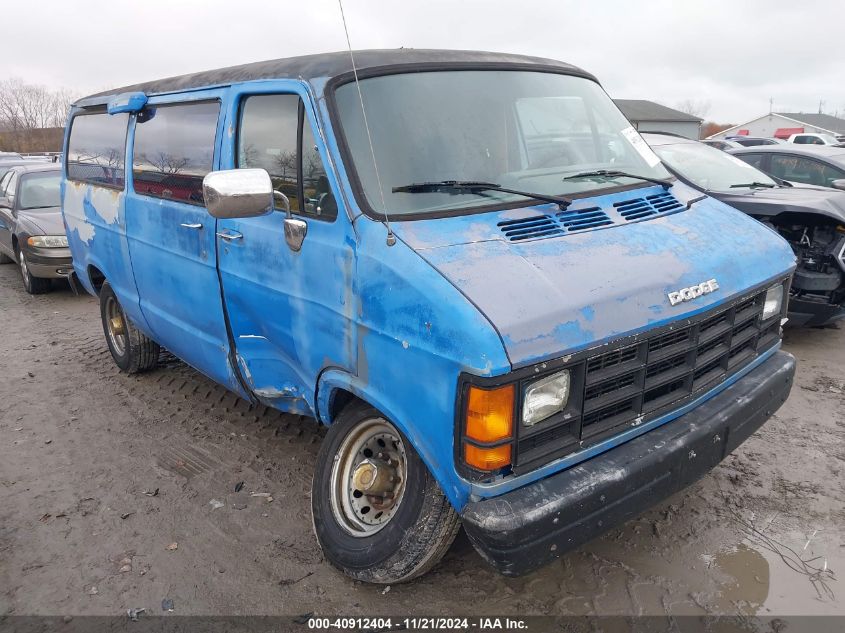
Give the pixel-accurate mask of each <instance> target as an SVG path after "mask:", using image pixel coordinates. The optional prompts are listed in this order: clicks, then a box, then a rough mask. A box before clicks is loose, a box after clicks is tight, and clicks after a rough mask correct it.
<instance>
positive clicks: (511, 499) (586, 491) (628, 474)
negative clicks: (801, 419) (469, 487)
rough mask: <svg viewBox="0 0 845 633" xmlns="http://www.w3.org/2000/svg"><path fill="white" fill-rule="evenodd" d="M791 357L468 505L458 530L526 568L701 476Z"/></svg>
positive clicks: (735, 442) (503, 568)
mask: <svg viewBox="0 0 845 633" xmlns="http://www.w3.org/2000/svg"><path fill="white" fill-rule="evenodd" d="M794 374H795V358H793V356H792V355H791V354H788V353H786V352H776V353H775V354H773V355H772V356H771V358H769V359H768V360H766V361H765V362H764V363H763V364H761V365H760V366H759V367H756V368H755V369H753V370H752V371H750V372H749V373H748V374H747V375H745V376H743V377H742V378H741V379H739V380H738V381H737V382H735V383H734V384H732V385H731V386H729V387H727V388H726V389H724V390H723V391H721V392H720V393H719V394H717V395H715V396H713V397H712V398H710V399H709V400H707V401H706V402H704V403H703V404H701V405H699V406H698V407H696V408H695V409H693V410H691V411H689V412H688V413H686V414H685V415H683V416H681V417H679V418H677V419H675V420H673V421H672V422H669V423H668V424H665V425H664V426H661V427H659V428H657V429H654V430H653V431H650V432H648V433H646V434H644V435H641V436H639V437H637V438H635V439H633V440H631V441H630V442H627V443H625V444H622V445H621V446H618V447H616V448H614V449H612V450H609V451H607V452H606V453H602V454H601V455H598V456H596V457H594V458H593V459H590V460H588V461H586V462H584V463H581V464H579V465H577V466H574V467H572V468H570V469H568V470H565V471H562V472H560V473H557V474H555V475H553V476H551V477H548V478H546V479H542V480H540V481H538V482H535V483H534V484H531V485H529V486H525V487H524V488H519V489H517V490H514V491H512V492H509V493H506V494H504V495H501V496H499V497H494V498H491V499H484V500H481V501H476V502H472V503H469V504H468V505H467V506H466V507H465V508H464V511H463V513H462V518H463V522H464V528H465V529H466V532H467V535H468V536H469V538H470V540H471V541H472V543H473V545H474V546H475V548H476V549H477V550H478V551H479V553H480V554H481V555H482V556H483V557H484V558H485V559H486V560H487V561H488V562H490V563H491V564H492V565H493V566H494V567H495V568H496V569H498V570H499V571H500V572H501V573H503V574H505V575H506V576H518V575H521V574H524V573H526V572H529V571H532V570H534V569H536V568H537V567H540V566H541V565H544V564H546V563H548V562H550V561H551V560H553V559H555V558H558V557H559V556H560V555H561V554H562V553H564V552H566V551H567V550H571V549H573V548H575V547H577V546H579V545H581V544H582V543H586V542H587V541H589V540H591V539H593V538H595V537H597V536H599V535H600V534H601V533H603V532H605V531H606V530H608V529H610V528H612V527H614V526H616V525H619V524H620V523H622V522H624V521H627V520H628V519H630V518H632V517H634V516H636V515H638V514H640V513H642V512H643V511H644V510H646V509H647V508H648V507H650V506H652V505H654V504H656V503H658V502H659V501H661V500H663V499H664V498H666V497H668V496H669V495H671V494H673V493H675V492H677V491H678V490H681V489H682V488H684V487H686V486H688V485H689V484H691V483H692V482H694V481H696V480H697V479H699V478H700V477H702V476H703V475H704V474H705V473H707V472H708V471H709V470H711V469H712V468H713V467H714V466H716V464H718V463H719V462H720V461H722V460H723V459H724V458H725V457H726V456H727V455H728V453H730V452H731V451H732V450H734V449H735V448H736V447H737V446H739V445H740V444H741V443H742V442H743V441H745V440H746V439H747V438H748V437H749V436H750V435H751V434H752V433H754V431H756V430H757V429H758V428H759V427H760V426H761V425H762V424H763V423H764V422H765V421H766V420H767V419H768V418H769V416H771V415H772V413H774V412H775V411H776V410H777V409H778V408H779V407H780V406H781V405H782V404H783V403H784V401H785V400H786V398H787V396H788V395H789V391H790V389H791V387H792V379H793V376H794Z"/></svg>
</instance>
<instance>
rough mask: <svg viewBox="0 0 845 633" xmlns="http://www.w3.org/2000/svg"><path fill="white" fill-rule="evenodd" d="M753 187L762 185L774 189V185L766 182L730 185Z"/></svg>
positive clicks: (733, 187)
mask: <svg viewBox="0 0 845 633" xmlns="http://www.w3.org/2000/svg"><path fill="white" fill-rule="evenodd" d="M753 187H764V188H766V189H774V187H775V185H773V184H771V183H768V182H756V181H755V182H746V183H741V184H738V185H731V189H740V188H743V189H751V188H753Z"/></svg>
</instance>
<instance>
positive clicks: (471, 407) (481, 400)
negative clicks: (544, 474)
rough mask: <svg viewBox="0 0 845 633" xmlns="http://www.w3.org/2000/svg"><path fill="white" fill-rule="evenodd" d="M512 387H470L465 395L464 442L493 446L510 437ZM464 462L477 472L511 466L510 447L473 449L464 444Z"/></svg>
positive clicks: (502, 445)
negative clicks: (467, 440)
mask: <svg viewBox="0 0 845 633" xmlns="http://www.w3.org/2000/svg"><path fill="white" fill-rule="evenodd" d="M514 393H515V388H514V386H513V385H505V386H504V387H497V388H495V389H481V388H480V387H474V386H471V387H470V388H469V392H468V393H467V410H466V429H465V433H464V434H465V436H466V437H467V439H469V440H472V441H474V442H478V443H483V444H493V443H495V442H502V441H507V440H510V439H511V438H512V437H513V403H514ZM464 461H465V462H466V463H467V465H469V466H472V467H473V468H477V469H478V470H498V469H499V468H503V467H505V466H507V465H508V464H510V463H511V446H510V444H509V443H508V444H501V445H499V446H475V445H474V444H470V443H469V442H465V443H464Z"/></svg>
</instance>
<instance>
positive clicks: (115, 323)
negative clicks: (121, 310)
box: [111, 316, 123, 336]
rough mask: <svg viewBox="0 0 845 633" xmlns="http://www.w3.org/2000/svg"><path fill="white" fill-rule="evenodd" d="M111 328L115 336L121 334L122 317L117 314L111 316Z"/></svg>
mask: <svg viewBox="0 0 845 633" xmlns="http://www.w3.org/2000/svg"><path fill="white" fill-rule="evenodd" d="M111 330H112V332H114V333H115V335H116V336H120V335H121V334H123V319H121V318H120V317H119V316H116V317H112V319H111Z"/></svg>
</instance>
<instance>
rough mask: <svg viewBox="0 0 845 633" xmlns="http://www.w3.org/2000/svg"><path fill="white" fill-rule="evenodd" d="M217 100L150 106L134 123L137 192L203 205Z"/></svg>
mask: <svg viewBox="0 0 845 633" xmlns="http://www.w3.org/2000/svg"><path fill="white" fill-rule="evenodd" d="M219 113H220V104H219V103H217V102H201V103H185V104H178V105H162V106H153V107H147V108H144V110H142V111H141V112H140V113H139V114H138V116H137V119H136V122H135V146H134V151H133V156H132V179H133V183H134V188H135V192H136V193H139V194H142V195H145V196H153V197H155V198H166V199H168V200H176V201H179V202H186V203H188V204H197V205H202V204H203V196H202V179H203V177H205V175H206V174H207V173H208V172H210V171H211V168H212V166H213V161H214V139H215V137H216V135H217V118H218V116H219Z"/></svg>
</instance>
